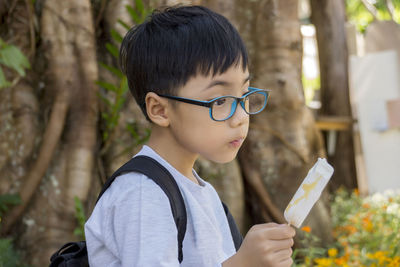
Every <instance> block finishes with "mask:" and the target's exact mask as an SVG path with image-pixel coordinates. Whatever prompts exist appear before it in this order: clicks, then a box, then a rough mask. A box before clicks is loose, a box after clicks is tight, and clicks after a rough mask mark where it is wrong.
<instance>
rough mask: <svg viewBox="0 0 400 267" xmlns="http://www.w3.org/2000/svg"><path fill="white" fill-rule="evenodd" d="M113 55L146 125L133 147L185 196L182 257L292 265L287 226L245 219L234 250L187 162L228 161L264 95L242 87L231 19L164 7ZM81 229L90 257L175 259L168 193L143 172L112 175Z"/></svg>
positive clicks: (113, 262)
mask: <svg viewBox="0 0 400 267" xmlns="http://www.w3.org/2000/svg"><path fill="white" fill-rule="evenodd" d="M120 56H121V66H122V69H123V71H124V72H125V74H126V75H127V78H128V83H129V88H130V90H131V93H132V94H133V96H134V98H135V100H136V101H137V103H138V104H139V105H140V107H141V109H142V111H143V113H144V114H145V116H146V118H147V119H148V120H149V121H150V122H151V124H152V133H151V137H150V139H149V142H148V145H146V146H144V147H143V148H142V150H141V151H140V152H139V153H138V154H137V155H146V156H150V157H152V158H154V159H155V160H157V161H158V162H159V163H161V164H162V165H163V166H164V167H166V168H167V169H168V170H169V171H170V173H171V174H172V175H173V177H174V179H175V180H176V182H177V184H178V186H179V189H180V191H181V193H182V196H183V198H184V202H185V205H186V210H187V230H186V235H185V238H184V241H183V261H182V263H181V266H192V267H199V266H207V267H208V266H223V267H229V266H248V267H251V266H290V265H291V264H292V260H291V258H290V256H291V253H292V251H291V246H292V245H293V239H292V238H293V236H294V230H293V229H292V228H291V227H289V226H288V225H277V224H274V223H269V224H262V225H256V226H253V227H252V228H251V229H250V230H249V232H248V234H247V235H246V237H245V239H244V241H243V243H242V245H241V247H240V249H239V250H238V251H237V252H236V251H235V247H234V244H233V240H232V236H231V233H230V229H229V225H228V222H227V218H226V215H225V213H224V209H223V207H222V204H221V202H220V200H219V197H218V195H217V193H216V192H215V190H214V188H213V187H212V186H211V185H210V184H209V183H207V182H205V181H204V180H202V179H201V178H200V177H199V176H198V175H197V174H196V172H195V171H194V170H193V165H194V163H195V161H196V159H197V158H198V156H199V155H201V156H203V157H204V158H206V159H208V160H212V161H214V162H220V163H226V162H229V161H231V160H233V159H234V158H235V156H236V154H237V152H238V150H239V148H240V146H241V144H242V143H243V141H244V139H245V138H246V135H247V131H248V127H249V114H255V113H258V112H260V111H261V110H262V109H264V107H265V104H266V101H267V96H268V95H267V92H266V91H265V90H260V89H256V88H251V87H249V72H248V69H247V65H248V57H247V52H246V49H245V46H244V44H243V41H242V40H241V38H240V36H239V34H238V33H237V31H236V30H235V29H234V28H233V26H232V25H231V24H230V23H229V22H228V20H227V19H226V18H224V17H223V16H221V15H219V14H216V13H214V12H212V11H210V10H209V9H207V8H204V7H200V6H178V7H172V8H167V9H165V10H163V11H156V12H154V13H153V14H152V15H151V16H150V18H149V19H148V20H147V21H146V22H145V23H143V24H141V25H138V26H136V27H134V28H132V29H131V30H130V31H129V32H128V33H127V35H126V36H125V38H124V41H123V43H122V45H121V50H120ZM85 233H86V240H87V247H88V255H89V263H90V265H91V266H94V267H97V266H108V267H109V266H146V267H147V266H180V264H179V261H178V246H177V228H176V225H175V223H174V220H173V217H172V213H171V208H170V204H169V200H168V198H167V196H166V195H165V193H164V192H163V191H162V190H161V189H160V187H159V186H158V185H156V184H155V183H154V182H153V181H152V180H150V179H148V178H147V177H146V176H145V175H143V174H139V173H128V174H124V175H121V176H120V177H118V178H117V179H116V180H115V181H114V182H113V184H112V185H111V187H110V188H109V189H108V190H107V191H106V192H105V193H104V195H103V196H102V197H101V198H100V200H99V202H98V203H97V205H96V207H95V209H94V211H93V214H92V215H91V217H90V219H89V220H88V222H87V223H86V226H85Z"/></svg>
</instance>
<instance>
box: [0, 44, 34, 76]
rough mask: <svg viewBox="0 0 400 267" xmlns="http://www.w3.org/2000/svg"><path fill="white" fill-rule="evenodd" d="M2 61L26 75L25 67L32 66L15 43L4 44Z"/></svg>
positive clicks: (0, 56)
mask: <svg viewBox="0 0 400 267" xmlns="http://www.w3.org/2000/svg"><path fill="white" fill-rule="evenodd" d="M0 63H2V64H3V65H5V66H7V67H9V68H11V69H13V70H15V71H16V72H18V74H19V75H21V76H25V69H29V68H30V64H29V61H28V59H27V58H26V57H25V56H24V54H23V53H22V52H21V51H20V50H19V49H18V48H17V47H16V46H13V45H7V44H6V45H3V47H2V48H1V49H0Z"/></svg>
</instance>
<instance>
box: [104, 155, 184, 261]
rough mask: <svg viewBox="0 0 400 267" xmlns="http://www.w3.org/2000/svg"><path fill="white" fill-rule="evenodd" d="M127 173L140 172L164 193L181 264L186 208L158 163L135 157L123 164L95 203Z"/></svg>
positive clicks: (176, 188) (169, 176)
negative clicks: (175, 230)
mask: <svg viewBox="0 0 400 267" xmlns="http://www.w3.org/2000/svg"><path fill="white" fill-rule="evenodd" d="M127 172H140V173H143V174H145V175H146V176H147V177H149V178H150V179H152V180H153V181H154V182H155V183H156V184H158V185H159V186H160V187H161V189H162V190H163V191H164V192H165V194H166V195H167V197H168V199H169V203H170V205H171V210H172V215H173V217H174V220H175V224H176V228H177V229H178V259H179V262H180V263H181V262H182V260H183V253H182V244H183V238H184V237H185V233H186V221H187V217H186V207H185V202H184V201H183V197H182V194H181V192H180V191H179V187H178V185H177V184H176V181H175V179H174V178H173V177H172V175H171V174H170V173H169V171H168V170H167V169H166V168H164V166H162V165H161V164H160V163H158V162H157V161H156V160H154V159H153V158H151V157H147V156H136V157H134V158H132V159H131V160H129V161H128V162H127V163H125V164H124V165H123V166H122V167H121V168H119V169H118V170H117V171H115V172H114V174H113V175H112V176H111V177H110V178H109V179H108V180H107V181H106V183H105V184H104V186H103V189H102V190H101V192H100V194H99V197H98V198H97V201H98V200H99V199H100V197H101V196H102V195H103V194H104V192H105V191H106V190H107V188H108V187H110V185H111V183H112V182H113V181H114V180H115V178H116V177H117V176H119V175H121V174H123V173H127Z"/></svg>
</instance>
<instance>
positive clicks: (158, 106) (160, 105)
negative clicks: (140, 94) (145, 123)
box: [145, 92, 169, 127]
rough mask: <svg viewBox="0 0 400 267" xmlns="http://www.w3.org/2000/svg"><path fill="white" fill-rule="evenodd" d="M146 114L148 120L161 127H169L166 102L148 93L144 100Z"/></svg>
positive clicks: (164, 99) (154, 94)
mask: <svg viewBox="0 0 400 267" xmlns="http://www.w3.org/2000/svg"><path fill="white" fill-rule="evenodd" d="M145 102H146V112H147V116H149V118H150V120H151V121H152V122H153V123H155V124H157V125H159V126H161V127H167V126H169V117H168V100H167V99H166V98H163V97H160V96H158V95H157V94H156V93H153V92H148V93H147V94H146V98H145Z"/></svg>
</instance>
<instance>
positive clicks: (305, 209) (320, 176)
mask: <svg viewBox="0 0 400 267" xmlns="http://www.w3.org/2000/svg"><path fill="white" fill-rule="evenodd" d="M332 174H333V168H332V166H331V165H329V163H328V162H327V161H326V159H321V158H319V159H318V161H317V162H316V163H315V165H314V166H313V167H312V168H311V169H310V170H309V171H308V174H307V176H306V178H304V180H303V183H302V184H301V185H300V187H299V189H297V191H296V193H295V194H294V196H293V198H292V200H291V201H290V202H289V205H288V206H287V207H286V209H285V213H284V216H285V219H286V221H287V222H288V223H289V224H291V225H294V226H296V227H297V228H299V227H300V226H301V224H302V223H303V221H304V219H305V218H306V217H307V215H308V213H309V212H310V210H311V208H312V207H313V206H314V204H315V202H317V200H318V199H319V197H320V196H321V193H322V190H323V189H324V188H325V186H326V184H327V183H328V181H329V179H330V178H331V176H332Z"/></svg>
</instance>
